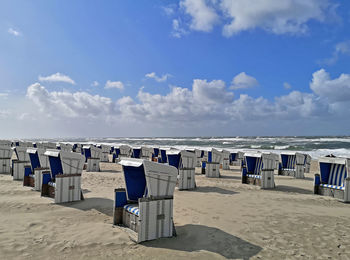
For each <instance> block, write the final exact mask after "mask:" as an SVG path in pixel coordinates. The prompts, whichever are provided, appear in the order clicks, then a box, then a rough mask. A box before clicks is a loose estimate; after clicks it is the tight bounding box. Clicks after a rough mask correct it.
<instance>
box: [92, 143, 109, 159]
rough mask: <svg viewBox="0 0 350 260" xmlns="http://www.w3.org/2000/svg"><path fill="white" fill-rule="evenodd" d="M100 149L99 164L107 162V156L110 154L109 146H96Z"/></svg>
mask: <svg viewBox="0 0 350 260" xmlns="http://www.w3.org/2000/svg"><path fill="white" fill-rule="evenodd" d="M96 147H97V148H100V149H101V159H100V161H101V162H109V158H108V155H109V154H110V153H111V146H109V145H105V144H99V145H97V146H96Z"/></svg>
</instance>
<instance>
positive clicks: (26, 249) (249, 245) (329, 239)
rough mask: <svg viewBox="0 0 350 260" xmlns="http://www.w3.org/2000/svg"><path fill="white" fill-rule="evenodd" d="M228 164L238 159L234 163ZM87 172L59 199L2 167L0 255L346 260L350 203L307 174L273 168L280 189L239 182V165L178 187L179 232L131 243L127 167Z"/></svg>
mask: <svg viewBox="0 0 350 260" xmlns="http://www.w3.org/2000/svg"><path fill="white" fill-rule="evenodd" d="M231 168H232V167H231ZM101 169H102V171H101V172H89V173H86V172H85V171H84V173H83V181H82V188H83V193H84V197H85V200H84V201H80V202H74V203H66V204H54V203H53V201H52V200H51V199H49V198H44V197H40V193H39V192H36V191H33V190H32V189H31V188H29V187H23V186H22V182H20V181H13V180H12V177H11V176H10V175H0V256H1V257H0V258H1V259H47V258H48V257H50V258H51V259H116V258H117V257H119V259H189V258H191V259H225V258H229V259H230V258H233V259H248V258H251V259H285V258H289V259H294V258H303V259H315V258H317V259H329V258H336V259H340V258H341V259H349V258H350V226H349V216H350V205H348V204H344V203H342V202H339V201H337V200H336V199H333V198H330V197H324V196H317V195H314V194H313V175H314V173H315V172H316V171H317V163H315V162H313V164H312V172H311V173H310V174H306V178H305V179H304V180H300V179H299V180H297V179H294V178H292V177H287V176H275V183H276V185H277V188H276V189H274V190H261V189H260V188H259V187H257V186H253V185H247V184H241V177H240V172H239V171H238V170H235V169H231V170H230V171H221V173H222V178H220V179H209V178H206V177H205V176H204V175H200V174H199V172H200V171H199V170H200V169H199V168H198V169H197V175H196V182H197V189H196V190H194V191H179V190H177V189H176V191H175V196H174V197H175V199H174V222H175V226H176V230H177V237H174V238H164V239H159V240H155V241H149V242H145V243H142V244H136V243H134V242H132V241H131V240H130V238H129V236H128V233H127V232H125V230H124V229H123V228H120V227H116V226H113V225H112V213H113V191H114V189H115V188H118V187H123V186H124V180H123V175H122V172H121V166H119V165H117V164H109V163H101Z"/></svg>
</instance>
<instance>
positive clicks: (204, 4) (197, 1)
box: [180, 0, 219, 32]
mask: <svg viewBox="0 0 350 260" xmlns="http://www.w3.org/2000/svg"><path fill="white" fill-rule="evenodd" d="M180 7H181V8H183V9H184V10H185V13H186V14H188V15H190V16H191V18H192V19H191V23H190V28H191V29H193V30H196V31H203V32H210V31H211V30H212V29H213V27H214V25H215V24H216V23H218V21H219V16H218V14H217V13H216V11H215V9H214V8H213V7H211V6H209V1H206V0H183V1H181V2H180Z"/></svg>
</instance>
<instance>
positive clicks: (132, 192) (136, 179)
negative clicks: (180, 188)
mask: <svg viewBox="0 0 350 260" xmlns="http://www.w3.org/2000/svg"><path fill="white" fill-rule="evenodd" d="M120 164H121V165H122V167H123V174H124V180H125V187H126V189H116V190H115V204H114V213H113V215H114V220H113V223H114V224H115V225H124V226H126V227H128V228H129V229H130V230H131V232H130V233H132V236H131V237H132V239H133V240H135V241H136V242H138V243H140V242H143V241H147V240H153V239H157V238H161V237H172V236H173V234H174V233H173V232H174V224H173V195H174V190H175V186H176V178H177V169H176V168H175V167H172V166H169V165H166V164H160V163H156V162H151V161H148V160H142V159H122V160H121V161H120Z"/></svg>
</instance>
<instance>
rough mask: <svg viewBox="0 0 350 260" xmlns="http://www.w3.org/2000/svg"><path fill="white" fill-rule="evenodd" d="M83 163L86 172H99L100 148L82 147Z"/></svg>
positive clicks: (92, 146)
mask: <svg viewBox="0 0 350 260" xmlns="http://www.w3.org/2000/svg"><path fill="white" fill-rule="evenodd" d="M83 150H84V155H85V161H86V163H87V167H86V171H87V172H99V171H100V160H101V152H102V150H101V148H97V147H95V146H94V145H84V146H83Z"/></svg>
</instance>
